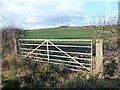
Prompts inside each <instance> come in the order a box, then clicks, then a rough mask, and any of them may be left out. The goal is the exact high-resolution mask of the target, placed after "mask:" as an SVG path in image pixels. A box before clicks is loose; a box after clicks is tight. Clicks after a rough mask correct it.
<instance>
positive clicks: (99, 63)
mask: <svg viewBox="0 0 120 90" xmlns="http://www.w3.org/2000/svg"><path fill="white" fill-rule="evenodd" d="M102 71H103V39H100V38H98V39H96V64H95V74H96V75H99V76H101V73H102Z"/></svg>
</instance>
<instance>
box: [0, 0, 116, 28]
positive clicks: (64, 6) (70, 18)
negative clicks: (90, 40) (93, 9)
mask: <svg viewBox="0 0 120 90" xmlns="http://www.w3.org/2000/svg"><path fill="white" fill-rule="evenodd" d="M92 1H94V0H19V1H18V0H1V1H0V13H1V14H0V18H2V19H3V20H2V21H4V23H3V24H5V23H6V24H7V23H8V24H9V23H13V22H14V23H16V24H20V25H21V26H22V25H23V27H27V28H37V27H39V28H41V27H44V26H45V27H46V26H47V27H51V26H59V25H64V24H70V25H73V24H74V25H75V24H76V25H78V24H80V23H81V24H83V23H85V22H87V21H86V20H87V19H86V18H84V17H85V16H84V15H83V13H84V12H85V11H84V8H83V7H84V4H85V3H86V2H92ZM101 1H103V0H101ZM104 1H105V0H104ZM107 1H108V0H107ZM110 1H111V2H112V1H113V0H110ZM110 1H108V2H110ZM114 1H117V0H114Z"/></svg>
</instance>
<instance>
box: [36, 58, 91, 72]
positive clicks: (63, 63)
mask: <svg viewBox="0 0 120 90" xmlns="http://www.w3.org/2000/svg"><path fill="white" fill-rule="evenodd" d="M35 61H39V62H46V63H52V64H59V65H63V66H71V67H73V68H81V69H86V70H89V69H91V68H87V67H86V68H83V67H81V66H74V65H69V64H64V63H57V62H51V61H50V62H49V61H43V60H38V59H35Z"/></svg>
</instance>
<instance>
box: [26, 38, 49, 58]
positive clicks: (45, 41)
mask: <svg viewBox="0 0 120 90" xmlns="http://www.w3.org/2000/svg"><path fill="white" fill-rule="evenodd" d="M46 42H47V40H46V41H44V42H43V43H42V44H40V45H39V46H37V47H36V48H35V49H34V50H32V51H31V52H30V53H28V54H27V55H26V56H25V58H27V57H28V56H29V55H30V54H31V53H33V52H34V51H35V50H37V49H38V48H39V47H41V46H42V45H43V44H44V43H46Z"/></svg>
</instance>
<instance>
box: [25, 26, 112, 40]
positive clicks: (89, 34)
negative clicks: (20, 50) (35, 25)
mask: <svg viewBox="0 0 120 90" xmlns="http://www.w3.org/2000/svg"><path fill="white" fill-rule="evenodd" d="M27 33H28V36H27V38H32V39H36V38H37V39H61V38H62V39H72V38H74V39H86V38H88V39H94V38H97V37H103V38H104V39H109V38H110V36H111V32H108V31H104V30H97V29H92V28H90V27H58V28H47V29H34V30H27Z"/></svg>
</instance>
